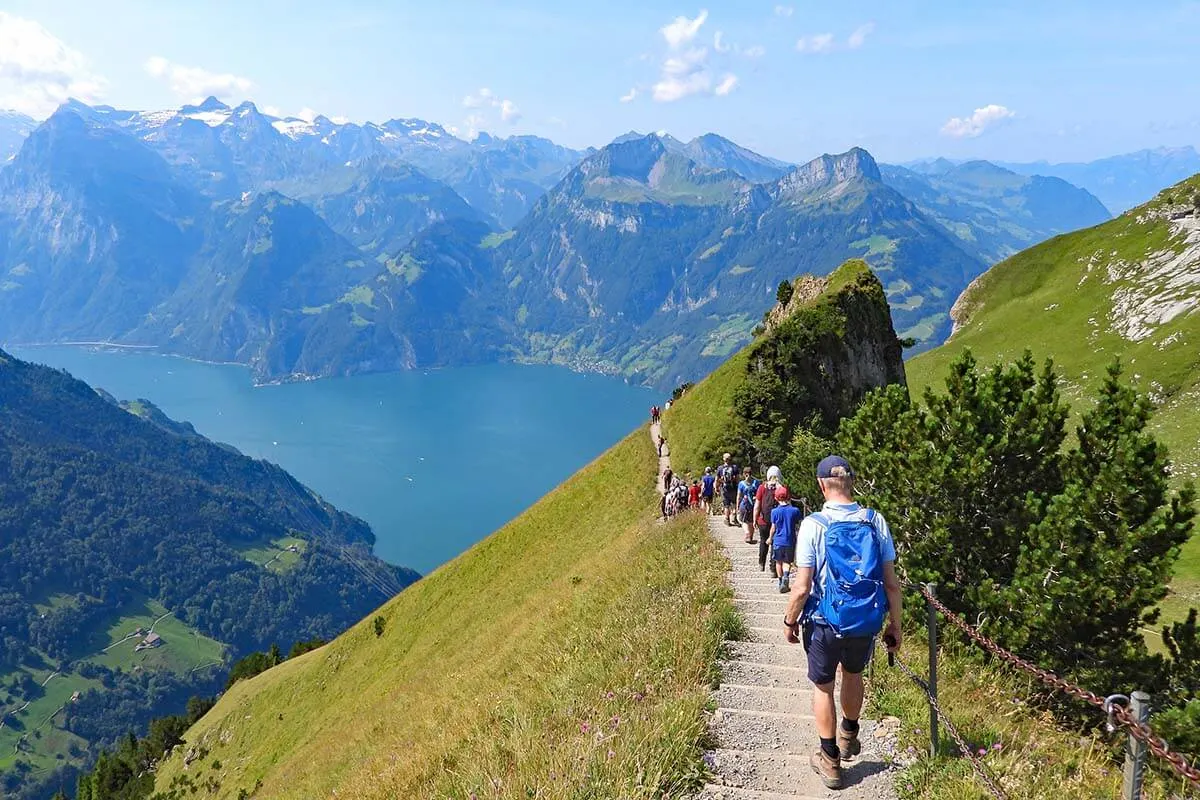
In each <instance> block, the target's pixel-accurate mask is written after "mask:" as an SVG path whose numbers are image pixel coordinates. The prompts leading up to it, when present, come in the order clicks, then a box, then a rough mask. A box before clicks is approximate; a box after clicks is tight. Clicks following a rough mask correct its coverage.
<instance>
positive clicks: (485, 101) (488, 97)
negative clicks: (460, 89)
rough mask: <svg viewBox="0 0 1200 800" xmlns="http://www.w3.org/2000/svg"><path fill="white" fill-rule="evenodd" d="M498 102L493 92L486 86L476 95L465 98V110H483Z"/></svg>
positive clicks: (463, 102)
mask: <svg viewBox="0 0 1200 800" xmlns="http://www.w3.org/2000/svg"><path fill="white" fill-rule="evenodd" d="M495 102H496V98H495V96H494V95H493V94H492V90H491V89H489V88H487V87H486V86H485V87H483V88H482V89H480V90H479V91H478V92H476V93H475V94H469V95H467V96H466V97H464V98H463V101H462V104H463V108H483V107H484V106H490V105H494V104H495Z"/></svg>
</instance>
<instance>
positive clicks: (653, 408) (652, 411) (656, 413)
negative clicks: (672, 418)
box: [650, 406, 662, 425]
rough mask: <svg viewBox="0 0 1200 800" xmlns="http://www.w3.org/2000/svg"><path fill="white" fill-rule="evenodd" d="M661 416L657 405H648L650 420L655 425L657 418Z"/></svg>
mask: <svg viewBox="0 0 1200 800" xmlns="http://www.w3.org/2000/svg"><path fill="white" fill-rule="evenodd" d="M661 417H662V413H661V412H660V411H659V410H658V406H650V422H652V423H653V424H655V425H657V424H658V420H659V419H660V418H661Z"/></svg>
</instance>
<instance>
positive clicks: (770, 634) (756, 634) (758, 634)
mask: <svg viewBox="0 0 1200 800" xmlns="http://www.w3.org/2000/svg"><path fill="white" fill-rule="evenodd" d="M776 621H777V622H778V621H779V620H776ZM746 631H747V633H749V634H750V639H749V641H751V642H759V643H762V644H772V643H774V642H786V641H787V640H786V639H784V636H785V635H786V634H785V633H784V630H783V624H782V623H780V624H779V625H772V626H771V627H769V628H768V627H766V626H759V625H748V626H746Z"/></svg>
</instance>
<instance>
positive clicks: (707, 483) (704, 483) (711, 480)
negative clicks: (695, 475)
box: [700, 475, 717, 497]
mask: <svg viewBox="0 0 1200 800" xmlns="http://www.w3.org/2000/svg"><path fill="white" fill-rule="evenodd" d="M716 482H717V479H716V478H715V477H713V476H712V475H705V476H704V477H703V478H701V479H700V484H701V488H700V492H701V494H703V495H705V496H706V497H707V496H709V495H711V494H712V493H713V485H714V484H716Z"/></svg>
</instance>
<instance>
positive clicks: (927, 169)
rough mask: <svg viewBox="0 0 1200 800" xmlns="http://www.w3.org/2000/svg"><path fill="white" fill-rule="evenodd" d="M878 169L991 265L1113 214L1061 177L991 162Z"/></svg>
mask: <svg viewBox="0 0 1200 800" xmlns="http://www.w3.org/2000/svg"><path fill="white" fill-rule="evenodd" d="M880 169H881V171H882V173H883V181H884V183H886V184H888V185H889V186H891V187H892V188H894V189H896V190H897V191H899V192H900V193H901V194H902V195H904V196H905V197H907V198H908V199H909V200H912V201H913V202H914V203H916V204H917V206H918V207H919V208H920V209H921V210H922V211H923V212H924V213H925V214H927V215H928V216H930V217H932V218H933V219H935V220H936V221H937V222H939V223H940V224H941V225H942V226H943V227H945V228H946V229H947V230H949V231H950V232H951V233H952V234H954V236H955V237H957V238H958V239H959V240H960V242H961V243H962V246H963V247H964V248H965V249H967V250H968V251H969V252H971V253H973V254H975V255H977V256H979V257H980V258H982V259H983V260H984V261H986V262H987V263H989V264H992V263H995V262H997V261H1001V260H1002V259H1004V258H1007V257H1008V256H1010V255H1013V254H1014V253H1017V252H1019V251H1021V250H1024V249H1025V248H1027V247H1030V246H1032V245H1035V244H1037V243H1039V242H1042V241H1045V240H1046V239H1049V238H1050V237H1051V236H1055V235H1057V234H1060V233H1066V232H1068V231H1073V230H1078V229H1079V228H1086V227H1089V226H1091V225H1096V224H1098V223H1100V222H1103V221H1105V220H1106V219H1109V217H1110V215H1109V213H1108V211H1107V210H1106V209H1105V208H1104V206H1103V205H1102V204H1101V203H1100V201H1099V200H1097V199H1096V198H1095V197H1094V196H1093V195H1092V194H1090V193H1089V192H1088V191H1086V190H1084V189H1080V188H1078V187H1076V186H1072V185H1071V184H1069V183H1067V182H1066V181H1064V180H1061V179H1059V178H1047V177H1043V176H1040V175H1035V176H1032V177H1030V176H1025V175H1018V174H1017V173H1015V172H1012V171H1010V170H1007V169H1004V168H1002V167H998V166H996V165H995V164H992V163H989V162H987V161H968V162H966V163H963V164H951V163H950V162H948V161H945V160H944V159H942V160H939V161H936V162H931V163H929V164H925V165H921V167H920V168H919V169H906V168H904V167H897V166H892V165H882V166H881V168H880Z"/></svg>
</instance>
